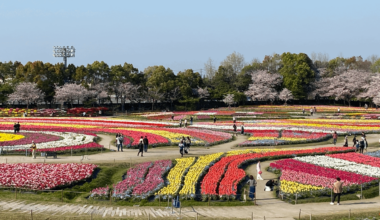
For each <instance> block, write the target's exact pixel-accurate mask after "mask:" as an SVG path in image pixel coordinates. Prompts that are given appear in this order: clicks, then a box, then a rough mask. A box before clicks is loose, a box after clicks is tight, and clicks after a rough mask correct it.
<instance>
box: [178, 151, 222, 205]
mask: <svg viewBox="0 0 380 220" xmlns="http://www.w3.org/2000/svg"><path fill="white" fill-rule="evenodd" d="M223 154H224V153H215V154H209V155H205V156H200V157H199V158H198V160H197V162H196V163H195V164H194V165H192V166H191V167H190V169H189V172H187V174H186V176H185V181H184V183H185V184H184V185H183V187H182V189H181V191H180V192H179V195H181V197H182V198H194V197H195V193H196V184H197V183H198V182H199V179H200V178H201V176H203V175H204V174H205V172H206V171H207V170H208V168H209V167H210V166H212V165H213V163H214V162H215V161H216V160H218V159H219V158H220V157H221V156H222V155H223Z"/></svg>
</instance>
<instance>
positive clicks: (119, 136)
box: [116, 133, 124, 152]
mask: <svg viewBox="0 0 380 220" xmlns="http://www.w3.org/2000/svg"><path fill="white" fill-rule="evenodd" d="M123 142H124V136H123V135H122V134H121V133H117V134H116V147H117V151H121V152H123Z"/></svg>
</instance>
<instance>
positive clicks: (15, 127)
mask: <svg viewBox="0 0 380 220" xmlns="http://www.w3.org/2000/svg"><path fill="white" fill-rule="evenodd" d="M13 131H14V133H15V134H16V132H17V123H16V122H15V124H14V125H13Z"/></svg>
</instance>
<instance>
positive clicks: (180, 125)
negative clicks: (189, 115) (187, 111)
mask: <svg viewBox="0 0 380 220" xmlns="http://www.w3.org/2000/svg"><path fill="white" fill-rule="evenodd" d="M179 127H182V119H180V120H179Z"/></svg>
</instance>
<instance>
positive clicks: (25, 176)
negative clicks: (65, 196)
mask: <svg viewBox="0 0 380 220" xmlns="http://www.w3.org/2000/svg"><path fill="white" fill-rule="evenodd" d="M96 167H97V166H96V165H94V164H75V163H68V164H34V163H15V164H4V163H2V164H0V186H2V187H13V188H28V189H33V190H44V189H54V188H57V187H64V186H70V185H72V184H75V183H77V182H79V181H83V180H85V179H87V178H90V177H91V176H92V174H93V171H94V169H95V168H96Z"/></svg>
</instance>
